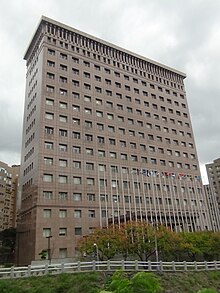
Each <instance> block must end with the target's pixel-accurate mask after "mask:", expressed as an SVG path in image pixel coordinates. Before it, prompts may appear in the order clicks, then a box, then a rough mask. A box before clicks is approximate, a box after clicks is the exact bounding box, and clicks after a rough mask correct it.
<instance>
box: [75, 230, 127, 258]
mask: <svg viewBox="0 0 220 293" xmlns="http://www.w3.org/2000/svg"><path fill="white" fill-rule="evenodd" d="M123 241H124V235H123V233H121V231H120V229H119V227H118V226H116V227H113V226H112V227H109V228H108V229H106V228H103V229H98V228H97V229H95V230H94V231H93V233H92V234H90V235H88V236H84V237H83V238H81V239H80V241H79V243H78V245H79V247H80V251H81V253H82V254H83V255H85V254H86V255H92V254H95V253H97V252H98V258H99V259H100V260H108V259H111V258H113V257H114V256H115V255H116V254H117V253H120V251H121V246H122V242H123Z"/></svg>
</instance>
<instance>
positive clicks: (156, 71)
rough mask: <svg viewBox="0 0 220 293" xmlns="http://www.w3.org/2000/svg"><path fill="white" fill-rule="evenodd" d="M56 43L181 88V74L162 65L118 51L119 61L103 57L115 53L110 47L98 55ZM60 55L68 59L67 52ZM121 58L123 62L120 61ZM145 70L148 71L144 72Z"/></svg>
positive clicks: (54, 42)
mask: <svg viewBox="0 0 220 293" xmlns="http://www.w3.org/2000/svg"><path fill="white" fill-rule="evenodd" d="M48 41H49V42H52V43H53V44H54V45H56V39H53V38H50V37H48ZM76 43H77V41H76ZM58 44H59V45H60V46H61V48H65V49H69V50H70V49H71V50H72V51H73V52H75V53H77V54H82V55H83V56H86V57H89V58H91V57H93V59H97V60H99V62H103V63H106V64H109V65H113V66H117V67H118V68H122V69H123V70H127V71H131V73H133V74H138V75H140V76H144V77H148V78H149V79H152V80H156V81H157V82H160V83H162V82H163V83H164V84H165V85H169V86H171V87H174V88H177V87H178V88H179V89H183V86H182V84H183V77H182V76H180V75H178V74H176V73H174V72H171V71H168V70H166V69H164V68H162V67H158V66H157V65H155V64H152V63H148V62H146V61H143V60H140V59H137V58H134V57H132V56H130V55H128V54H126V53H125V54H124V53H122V52H120V55H121V56H123V58H119V59H118V61H119V62H116V61H115V56H114V57H113V60H111V59H110V58H106V57H105V56H107V55H108V56H109V53H110V52H111V51H114V53H113V55H115V52H117V51H115V50H112V48H111V49H110V50H108V52H106V53H105V56H100V55H99V54H95V53H92V52H90V51H87V50H85V49H80V48H79V47H78V46H72V45H71V46H70V47H69V44H68V43H65V42H63V41H60V42H59V43H58ZM77 45H79V44H78V43H77ZM103 47H105V46H101V48H103ZM48 54H49V55H52V56H55V50H53V49H48ZM60 57H61V59H63V60H68V55H67V54H64V53H60ZM109 57H110V56H109ZM74 59H75V62H77V63H79V58H76V57H72V60H74ZM123 59H124V60H123ZM126 59H127V60H126ZM122 60H123V61H124V62H122ZM137 60H139V61H138V62H137V64H138V65H137V64H133V65H134V67H136V68H134V67H132V63H133V62H136V61H137ZM84 62H87V66H90V62H88V61H84ZM128 64H129V65H130V66H129V65H128ZM140 65H141V67H142V68H143V71H142V70H140ZM94 66H99V65H96V64H94ZM137 68H138V69H137ZM145 71H148V72H149V73H148V74H146V73H145ZM150 73H153V74H150ZM156 75H158V76H156ZM161 77H162V78H161ZM165 78H166V79H165ZM167 79H173V80H175V81H176V82H178V83H181V85H179V84H177V85H176V82H172V81H169V80H167Z"/></svg>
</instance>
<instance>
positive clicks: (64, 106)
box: [46, 93, 190, 128]
mask: <svg viewBox="0 0 220 293" xmlns="http://www.w3.org/2000/svg"><path fill="white" fill-rule="evenodd" d="M75 94H76V93H75ZM84 99H85V100H86V101H87V100H88V101H90V99H91V97H89V96H84ZM105 103H106V106H107V107H108V108H113V103H112V102H110V101H106V102H105ZM95 104H96V107H97V106H100V105H102V104H103V100H102V99H100V98H96V100H95ZM46 105H48V106H54V100H53V99H50V98H46ZM146 106H147V107H149V104H146ZM59 107H60V108H61V109H68V103H67V102H63V101H59ZM116 107H117V109H118V110H124V108H123V107H125V106H124V105H121V104H117V105H116ZM72 109H73V110H74V111H77V112H79V111H80V106H78V105H72ZM87 109H89V108H84V111H85V112H86V113H88V114H89V113H91V112H90V111H89V110H87ZM126 109H127V111H128V112H129V113H133V112H135V110H134V109H133V108H130V107H126ZM161 111H163V108H162V107H161ZM99 113H100V111H97V114H96V115H97V116H98V117H100V116H101V117H103V112H101V113H102V114H99ZM109 114H110V113H109ZM136 114H138V115H142V111H141V110H139V109H136ZM144 114H145V116H146V117H147V118H150V117H151V113H150V112H145V113H144ZM176 114H177V115H178V116H181V113H179V112H176ZM152 116H153V117H154V118H155V119H157V120H159V115H157V114H153V113H152ZM183 116H184V117H187V115H185V114H184V115H183ZM47 118H48V117H47ZM112 118H113V119H112ZM48 119H53V117H49V118H48ZM108 119H110V120H114V116H113V117H112V116H111V115H109V116H108ZM117 119H118V120H119V121H120V122H124V117H123V116H117ZM130 119H131V118H130ZM161 120H162V122H163V123H164V122H168V118H167V117H165V116H162V117H161ZM129 121H130V120H129ZM131 121H132V119H131ZM169 121H170V123H172V124H176V123H177V124H178V126H183V125H184V126H186V127H188V128H189V127H190V124H189V122H184V124H183V122H182V121H181V120H178V121H177V122H176V120H175V119H173V118H169ZM137 123H138V126H142V125H141V123H140V122H138V121H137ZM142 123H143V122H142ZM147 125H148V124H147ZM149 125H150V124H149ZM148 128H152V127H148Z"/></svg>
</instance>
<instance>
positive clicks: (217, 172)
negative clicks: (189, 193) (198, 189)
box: [206, 158, 220, 215]
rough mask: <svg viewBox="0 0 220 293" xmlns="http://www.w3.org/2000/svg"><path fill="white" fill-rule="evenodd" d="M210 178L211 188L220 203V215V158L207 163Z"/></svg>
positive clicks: (219, 208) (219, 205)
mask: <svg viewBox="0 0 220 293" xmlns="http://www.w3.org/2000/svg"><path fill="white" fill-rule="evenodd" d="M206 171H207V174H208V179H209V188H210V190H211V192H212V194H213V196H214V197H215V198H216V200H217V203H218V208H217V209H218V214H219V215H220V158H218V159H216V160H214V161H213V162H212V163H210V164H206Z"/></svg>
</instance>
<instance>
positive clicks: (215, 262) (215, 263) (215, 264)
mask: <svg viewBox="0 0 220 293" xmlns="http://www.w3.org/2000/svg"><path fill="white" fill-rule="evenodd" d="M214 266H215V270H217V269H218V266H217V261H216V260H215V261H214Z"/></svg>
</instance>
